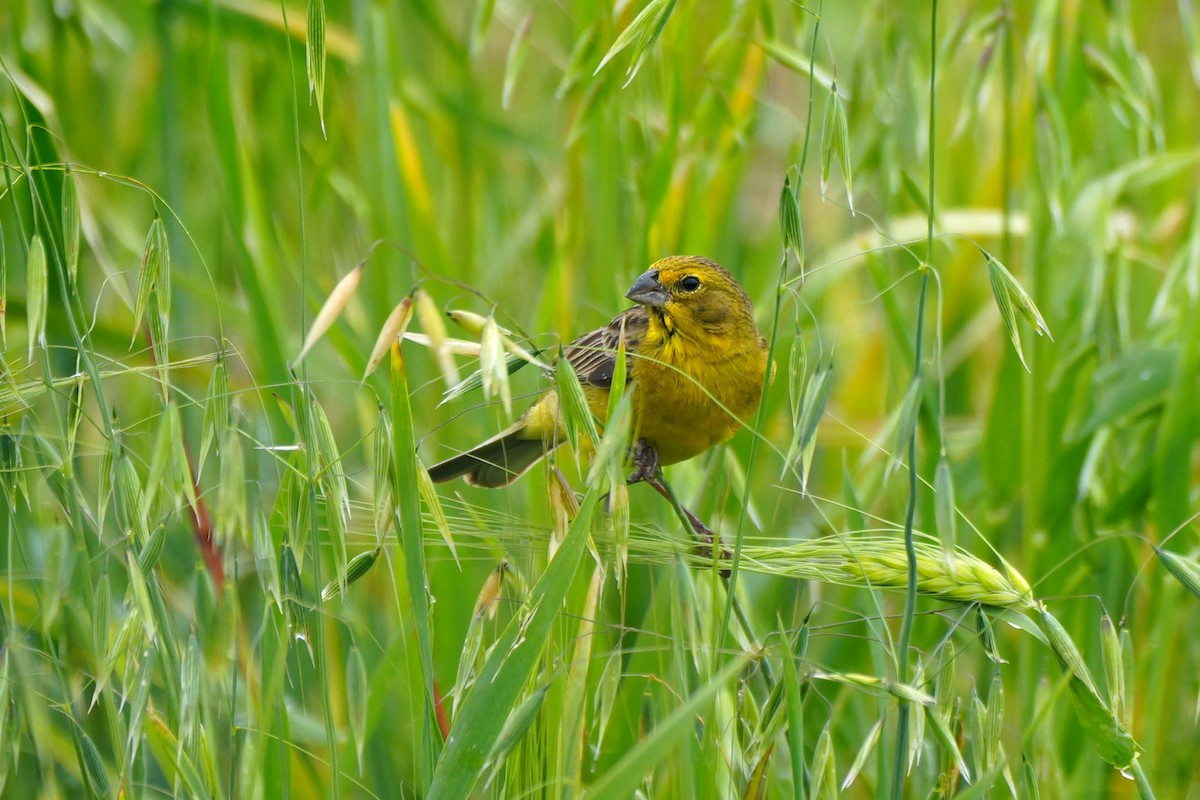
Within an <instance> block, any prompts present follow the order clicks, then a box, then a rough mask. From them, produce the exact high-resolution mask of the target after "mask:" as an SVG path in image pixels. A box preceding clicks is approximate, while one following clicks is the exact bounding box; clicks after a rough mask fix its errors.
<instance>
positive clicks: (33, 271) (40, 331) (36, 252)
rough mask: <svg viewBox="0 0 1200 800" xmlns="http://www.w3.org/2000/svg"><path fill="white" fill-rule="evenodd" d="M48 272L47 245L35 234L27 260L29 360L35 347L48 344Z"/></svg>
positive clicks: (26, 290)
mask: <svg viewBox="0 0 1200 800" xmlns="http://www.w3.org/2000/svg"><path fill="white" fill-rule="evenodd" d="M47 281H48V276H47V274H46V247H45V245H43V244H42V237H41V236H39V235H38V234H36V233H35V234H34V235H33V238H32V239H30V240H29V255H28V257H27V259H26V262H25V315H26V317H27V319H28V320H29V326H28V327H29V356H28V358H29V360H30V361H31V362H32V361H33V348H34V347H35V346H38V347H45V346H46V309H47V302H48V295H49V287H48V285H47Z"/></svg>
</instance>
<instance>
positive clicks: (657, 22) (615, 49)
mask: <svg viewBox="0 0 1200 800" xmlns="http://www.w3.org/2000/svg"><path fill="white" fill-rule="evenodd" d="M674 8H675V0H651V2H649V3H647V4H646V7H645V8H643V9H642V10H641V12H640V13H639V14H638V15H637V16H636V17H634V18H633V22H631V23H629V25H628V26H627V27H626V28H625V30H623V31H621V33H620V35H618V36H617V39H616V41H614V42H613V43H612V46H611V47H609V48H608V52H607V53H605V54H604V58H602V59H600V63H599V64H598V65H597V66H596V69H595V71H593V72H592V75H599V74H600V70H602V69H604V65H605V64H607V63H608V62H609V61H611V60H612V59H613V58H614V57H615V56H616V55H617V54H618V53H620V52H621V51H622V50H624V49H625V48H626V47H628V46H629V45H631V44H633V41H634V39H638V48H637V51H636V52H635V54H634V59H633V63H632V64H631V65H630V67H629V69H628V70H626V75H628V76H629V80H633V76H634V75H635V74H636V73H637V70H638V67H640V66H641V60H642V58H643V57H644V56H645V53H646V51H647V50H648V49H649V47H650V46H651V45H652V44H654V41H655V40H656V39H658V34H659V33H660V32H661V31H662V27H663V26H664V25H665V24H666V22H667V18H668V17H670V15H671V11H672V10H673V9H674ZM626 83H627V84H628V82H626Z"/></svg>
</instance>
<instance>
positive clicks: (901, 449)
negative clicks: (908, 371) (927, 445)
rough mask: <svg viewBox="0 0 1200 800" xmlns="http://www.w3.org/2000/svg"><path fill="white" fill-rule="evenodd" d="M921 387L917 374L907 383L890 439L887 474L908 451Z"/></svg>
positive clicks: (898, 463) (919, 407)
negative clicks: (890, 454) (890, 452)
mask: <svg viewBox="0 0 1200 800" xmlns="http://www.w3.org/2000/svg"><path fill="white" fill-rule="evenodd" d="M921 388H922V380H921V376H920V375H917V376H916V377H914V378H913V379H912V381H911V382H910V383H909V384H908V391H907V392H905V393H904V402H903V403H902V404H901V406H900V415H899V416H898V417H897V418H896V432H895V436H894V438H893V439H892V444H891V450H892V457H891V459H890V460H889V461H888V468H887V470H886V474H887V475H890V474H891V473H892V471H893V470H895V469H896V468H897V467H899V466H900V465H901V464H903V462H904V458H905V455H906V454H907V453H908V443H909V442H910V441H912V436H913V432H914V431H915V430H916V429H917V419H918V416H919V412H920V410H921Z"/></svg>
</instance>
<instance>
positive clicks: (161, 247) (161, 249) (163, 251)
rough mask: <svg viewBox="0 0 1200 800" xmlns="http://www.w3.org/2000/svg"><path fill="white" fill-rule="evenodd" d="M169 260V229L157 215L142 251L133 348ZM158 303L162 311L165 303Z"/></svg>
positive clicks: (135, 303) (134, 316)
mask: <svg viewBox="0 0 1200 800" xmlns="http://www.w3.org/2000/svg"><path fill="white" fill-rule="evenodd" d="M167 258H168V253H167V228H166V226H165V225H164V224H163V221H162V217H160V216H158V214H155V215H154V221H153V222H151V223H150V232H149V233H147V234H146V246H145V249H144V250H143V251H142V266H141V269H140V270H139V271H138V285H137V295H136V296H135V300H134V306H133V336H132V338H131V339H130V346H131V347H132V346H133V342H135V341H137V335H138V330H139V329H140V328H141V327H142V317H144V316H145V315H146V309H147V308H149V306H150V298H151V295H152V294H153V292H154V289H155V287H157V286H160V285H161V282H162V281H163V280H164V273H165V267H166V259H167ZM168 290H169V289H168ZM158 302H159V305H160V311H161V305H162V303H163V301H161V300H160V301H158Z"/></svg>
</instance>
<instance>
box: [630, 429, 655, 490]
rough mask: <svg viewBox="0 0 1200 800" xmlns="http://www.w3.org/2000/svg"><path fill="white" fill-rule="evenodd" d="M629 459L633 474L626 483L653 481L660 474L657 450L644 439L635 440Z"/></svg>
mask: <svg viewBox="0 0 1200 800" xmlns="http://www.w3.org/2000/svg"><path fill="white" fill-rule="evenodd" d="M629 460H630V462H631V463H632V464H633V474H632V475H630V476H629V480H628V483H641V482H642V481H645V482H647V483H653V482H654V481H656V480H658V476H659V475H660V474H662V468H661V467H660V466H659V464H658V450H657V449H656V448H655V447H654V445H652V444H649V443H648V442H647V441H646V440H645V439H638V440H637V443H636V444H634V446H633V453H631V454H630V459H629Z"/></svg>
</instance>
